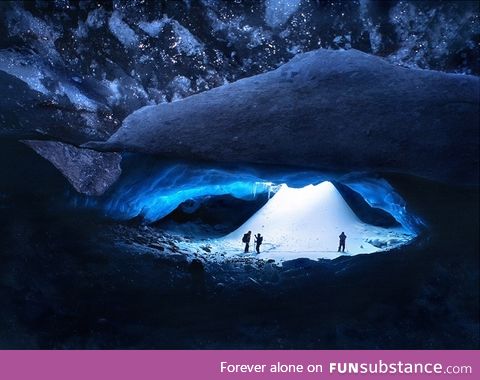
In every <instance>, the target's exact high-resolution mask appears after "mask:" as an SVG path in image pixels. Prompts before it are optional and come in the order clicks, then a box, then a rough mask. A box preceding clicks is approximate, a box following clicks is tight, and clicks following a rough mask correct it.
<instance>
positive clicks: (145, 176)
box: [72, 155, 422, 233]
mask: <svg viewBox="0 0 480 380" xmlns="http://www.w3.org/2000/svg"><path fill="white" fill-rule="evenodd" d="M123 165H124V173H123V174H122V177H121V179H120V180H119V182H117V183H116V184H115V185H114V186H113V188H112V189H111V190H109V191H108V192H107V193H106V194H105V195H103V196H101V197H88V196H81V195H78V194H74V195H73V196H72V204H73V205H74V206H75V207H87V208H92V209H97V210H101V211H102V212H103V213H105V214H106V215H107V216H109V217H112V218H115V219H121V220H126V219H132V218H135V217H141V218H142V219H143V220H145V221H146V222H148V223H151V222H155V221H157V220H160V219H162V218H164V217H165V216H167V215H168V214H169V213H171V212H172V211H174V210H175V209H176V208H177V207H179V206H180V205H181V204H182V203H183V202H186V201H193V202H197V204H200V203H201V202H202V200H203V199H205V197H208V196H210V197H212V196H220V195H231V196H233V197H235V198H240V199H245V200H254V199H255V197H256V196H257V195H259V194H262V193H263V194H264V193H270V196H271V195H273V194H274V193H276V192H277V191H278V190H279V189H280V188H281V186H282V185H288V186H289V187H291V188H304V187H306V186H308V185H312V184H314V185H317V184H319V183H321V182H324V181H327V180H332V181H338V182H340V183H343V184H344V185H347V186H348V187H350V188H351V189H352V190H354V191H355V192H357V193H359V194H360V195H361V196H362V197H363V198H364V199H365V201H366V202H367V203H368V204H369V205H370V206H372V207H376V208H379V209H382V210H385V211H386V212H388V213H389V214H391V215H392V216H393V217H394V218H395V219H396V220H397V221H398V222H399V223H400V224H401V225H402V227H403V228H405V229H406V231H409V232H412V233H415V232H416V231H418V230H419V228H420V227H421V225H422V222H421V220H420V219H418V218H417V217H416V216H414V215H412V214H411V213H409V212H407V209H406V204H405V201H404V200H403V199H402V198H401V197H400V196H399V195H398V194H397V193H396V192H395V190H394V189H393V188H392V187H391V186H390V185H389V183H388V182H387V181H385V180H383V179H381V178H374V177H371V176H368V175H366V174H356V175H338V174H331V173H320V172H317V171H302V170H295V169H291V168H290V169H286V168H278V167H245V166H242V167H240V166H212V164H207V163H187V162H165V161H156V160H155V159H153V158H148V157H144V156H140V157H139V156H138V155H130V156H128V157H126V158H125V159H124V164H123ZM193 209H194V208H193Z"/></svg>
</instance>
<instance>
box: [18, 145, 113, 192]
mask: <svg viewBox="0 0 480 380" xmlns="http://www.w3.org/2000/svg"><path fill="white" fill-rule="evenodd" d="M23 143H25V144H26V145H28V146H29V147H30V148H32V149H33V150H34V151H35V152H37V153H38V154H39V155H40V156H42V157H43V158H45V159H47V160H48V161H50V162H51V163H52V164H53V165H54V166H55V167H56V168H57V169H58V170H60V172H62V174H63V175H64V176H65V177H66V178H67V179H68V181H69V182H70V183H71V184H72V186H73V187H74V188H75V190H77V191H78V192H80V193H83V194H86V195H102V194H103V193H104V192H105V191H106V190H107V189H108V188H109V187H110V186H111V185H112V184H113V183H114V182H115V181H116V180H117V179H118V177H119V176H120V174H121V168H120V162H121V160H122V157H121V156H120V155H119V154H117V153H101V152H97V151H94V150H90V149H83V148H77V147H75V146H73V145H69V144H64V143H61V142H57V141H40V140H25V141H23Z"/></svg>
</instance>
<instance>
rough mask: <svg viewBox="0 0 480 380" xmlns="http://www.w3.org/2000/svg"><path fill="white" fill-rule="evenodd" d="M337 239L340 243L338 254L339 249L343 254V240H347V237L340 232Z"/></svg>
mask: <svg viewBox="0 0 480 380" xmlns="http://www.w3.org/2000/svg"><path fill="white" fill-rule="evenodd" d="M338 238H339V239H340V243H339V244H338V252H340V249H341V250H342V252H345V240H347V235H345V233H344V232H342V233H341V234H340V235H339V236H338Z"/></svg>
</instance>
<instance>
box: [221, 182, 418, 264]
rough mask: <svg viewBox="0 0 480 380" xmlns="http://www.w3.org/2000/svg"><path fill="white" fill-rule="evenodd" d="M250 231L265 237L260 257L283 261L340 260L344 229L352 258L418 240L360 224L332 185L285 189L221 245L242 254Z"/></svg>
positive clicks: (401, 231)
mask: <svg viewBox="0 0 480 380" xmlns="http://www.w3.org/2000/svg"><path fill="white" fill-rule="evenodd" d="M247 231H252V235H253V234H257V233H261V234H262V235H263V236H264V241H263V243H264V244H263V245H262V251H263V252H262V253H261V254H260V255H258V257H259V258H265V259H267V258H273V259H276V260H278V261H284V260H290V259H294V258H299V257H306V258H315V259H317V258H328V259H333V258H335V257H338V256H340V255H341V253H338V252H337V248H338V235H340V233H341V232H342V231H344V232H345V234H346V235H347V241H346V252H345V253H346V254H350V255H352V254H353V255H355V254H359V253H371V252H376V251H380V250H384V249H388V248H392V247H395V246H398V245H401V244H405V243H406V242H408V241H409V240H410V239H412V238H413V236H414V235H412V234H411V233H409V232H408V231H407V230H405V229H404V228H402V227H396V228H381V227H375V226H371V225H368V224H365V223H363V222H361V221H360V220H359V219H358V217H357V216H356V215H355V214H354V212H353V211H352V210H351V209H350V207H349V206H348V204H347V203H346V202H345V200H344V199H343V197H342V196H341V195H340V193H339V192H338V190H337V189H336V188H335V186H334V185H333V184H332V183H331V182H328V181H325V182H322V183H320V184H319V185H309V186H306V187H304V188H301V189H294V188H290V187H288V186H287V185H281V187H280V189H279V191H278V192H277V193H276V194H275V195H274V196H273V197H272V198H271V199H270V200H269V201H268V202H267V204H266V205H265V206H264V207H262V208H261V209H260V210H259V211H257V213H255V214H254V215H253V216H252V217H251V218H250V219H249V220H248V221H247V222H245V223H244V224H243V225H242V226H241V227H239V228H238V229H237V230H235V231H233V232H232V233H230V234H229V235H227V236H226V237H224V238H223V239H221V244H222V245H225V247H226V250H227V251H229V248H228V247H236V249H237V251H238V252H241V249H242V243H241V240H242V236H243V234H244V233H246V232H247ZM372 243H375V245H373V244H372ZM251 247H252V248H253V236H252V244H251ZM252 251H253V249H252Z"/></svg>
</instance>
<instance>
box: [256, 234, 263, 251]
mask: <svg viewBox="0 0 480 380" xmlns="http://www.w3.org/2000/svg"><path fill="white" fill-rule="evenodd" d="M262 243H263V236H262V235H260V233H258V234H257V235H255V250H256V251H257V253H260V246H261V245H262Z"/></svg>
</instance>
